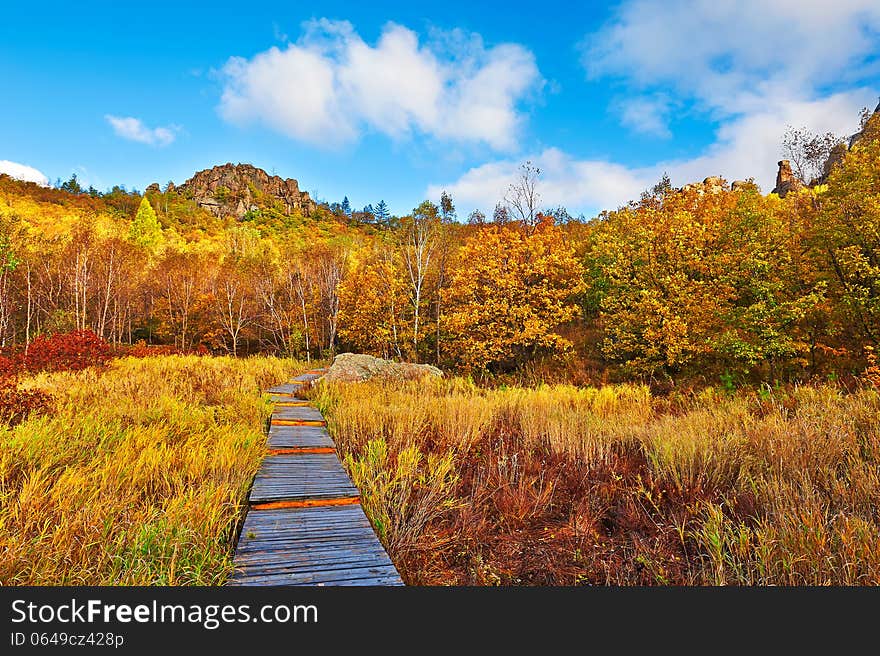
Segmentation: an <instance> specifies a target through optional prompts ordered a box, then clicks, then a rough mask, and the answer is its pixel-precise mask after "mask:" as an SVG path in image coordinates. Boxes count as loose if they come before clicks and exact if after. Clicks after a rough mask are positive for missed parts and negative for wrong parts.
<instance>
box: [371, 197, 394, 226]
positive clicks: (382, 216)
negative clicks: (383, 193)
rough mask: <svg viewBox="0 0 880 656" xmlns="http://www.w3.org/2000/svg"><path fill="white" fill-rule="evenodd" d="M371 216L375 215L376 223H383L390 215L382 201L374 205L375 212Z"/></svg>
mask: <svg viewBox="0 0 880 656" xmlns="http://www.w3.org/2000/svg"><path fill="white" fill-rule="evenodd" d="M373 214H375V215H376V221H377V222H378V223H385V222H386V221H387V220H388V219H389V218H390V217H391V213H390V212H389V211H388V205H386V204H385V201H384V200H380V201H379V204H378V205H376V211H375V212H374V213H373Z"/></svg>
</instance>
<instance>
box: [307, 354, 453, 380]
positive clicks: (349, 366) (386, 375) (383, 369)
mask: <svg viewBox="0 0 880 656" xmlns="http://www.w3.org/2000/svg"><path fill="white" fill-rule="evenodd" d="M442 375H443V372H442V371H440V370H439V369H438V368H437V367H432V366H431V365H429V364H412V363H409V362H392V361H391V360H383V359H382V358H374V357H373V356H371V355H363V354H358V353H340V354H339V355H337V356H336V358H335V359H334V360H333V364H332V365H331V366H330V369H329V370H328V371H327V373H326V374H324V377H323V380H327V381H331V382H333V381H340V382H348V383H356V382H360V381H364V380H415V379H419V378H424V377H426V376H438V377H439V376H442Z"/></svg>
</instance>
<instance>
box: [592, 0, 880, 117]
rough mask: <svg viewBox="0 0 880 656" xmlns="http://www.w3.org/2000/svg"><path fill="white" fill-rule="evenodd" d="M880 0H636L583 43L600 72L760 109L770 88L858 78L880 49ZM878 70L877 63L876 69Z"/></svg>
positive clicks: (724, 108)
mask: <svg viewBox="0 0 880 656" xmlns="http://www.w3.org/2000/svg"><path fill="white" fill-rule="evenodd" d="M878 33H880V4H878V3H877V1H876V0H840V1H839V2H835V4H834V7H833V8H831V7H829V6H828V5H827V4H826V3H822V2H803V1H802V0H777V1H774V2H766V1H765V0H697V1H694V0H662V1H661V0H628V1H627V2H624V3H623V4H622V5H621V6H620V7H619V8H618V10H617V12H616V15H615V16H614V18H612V20H611V21H610V22H609V23H608V24H606V25H605V26H603V27H602V28H601V29H600V30H599V31H598V32H596V33H595V34H592V35H589V36H588V37H587V38H586V39H584V41H583V43H582V50H583V63H584V65H585V67H586V69H587V72H588V74H589V75H590V76H591V77H593V78H598V77H605V76H616V77H620V78H623V79H625V80H626V81H627V82H629V83H631V84H632V85H633V87H636V88H653V87H657V86H670V87H671V88H673V89H674V90H676V91H677V92H679V93H680V94H682V95H686V96H693V97H695V98H696V99H698V100H699V101H700V102H702V103H704V104H705V105H706V107H707V108H708V109H711V110H713V111H716V112H719V113H721V114H725V113H737V112H746V111H754V110H755V109H757V108H759V107H760V105H761V102H762V100H763V98H764V97H765V96H766V95H768V93H779V92H780V91H783V92H786V93H788V95H803V94H804V93H808V92H809V91H810V90H812V89H815V88H818V87H820V86H822V85H824V84H828V83H839V82H845V83H858V82H859V80H860V79H863V78H864V76H865V74H866V73H869V72H870V66H866V61H867V60H869V59H870V58H871V57H872V56H875V55H876V54H877V36H878ZM874 71H875V72H876V69H874Z"/></svg>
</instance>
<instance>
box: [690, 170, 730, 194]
mask: <svg viewBox="0 0 880 656" xmlns="http://www.w3.org/2000/svg"><path fill="white" fill-rule="evenodd" d="M728 188H729V187H728V186H727V180H725V179H724V178H722V177H719V176H717V175H711V176H709V177H708V178H704V179H703V181H702V182H691V183H689V184H686V185H684V186H683V187H682V188H681V189H679V191H696V192H697V193H698V194H717V193H720V192H722V191H726V190H727V189H728Z"/></svg>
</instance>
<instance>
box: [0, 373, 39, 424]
mask: <svg viewBox="0 0 880 656" xmlns="http://www.w3.org/2000/svg"><path fill="white" fill-rule="evenodd" d="M50 400H51V397H50V396H49V395H48V394H46V393H45V392H40V391H38V390H20V389H18V386H17V384H16V380H15V377H14V376H0V423H3V424H9V425H10V426H14V425H15V424H18V423H20V422H22V421H24V420H25V419H27V416H28V415H29V414H30V413H32V412H36V411H39V410H43V409H45V408H46V407H47V406H48V405H49V401H50Z"/></svg>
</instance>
